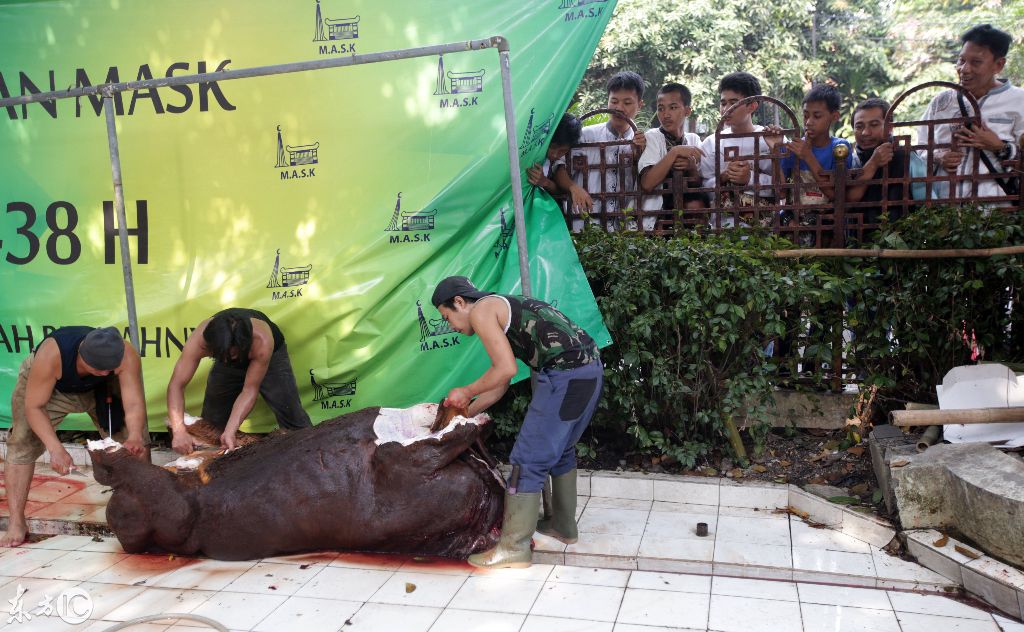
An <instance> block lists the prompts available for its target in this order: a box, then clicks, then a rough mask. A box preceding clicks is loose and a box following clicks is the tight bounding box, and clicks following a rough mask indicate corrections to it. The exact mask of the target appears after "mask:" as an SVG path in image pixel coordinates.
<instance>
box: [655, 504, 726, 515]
mask: <svg viewBox="0 0 1024 632" xmlns="http://www.w3.org/2000/svg"><path fill="white" fill-rule="evenodd" d="M651 511H657V512H659V513H664V512H668V513H692V514H701V515H711V516H715V517H717V516H718V505H701V504H695V503H673V502H667V501H664V500H656V501H654V504H653V505H651Z"/></svg>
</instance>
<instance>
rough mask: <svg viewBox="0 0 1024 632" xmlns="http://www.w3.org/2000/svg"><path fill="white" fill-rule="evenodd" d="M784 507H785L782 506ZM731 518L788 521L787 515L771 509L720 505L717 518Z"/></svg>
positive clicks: (776, 509)
mask: <svg viewBox="0 0 1024 632" xmlns="http://www.w3.org/2000/svg"><path fill="white" fill-rule="evenodd" d="M783 506H785V505H783ZM722 516H731V517H733V518H763V519H765V520H786V521H788V520H789V513H787V512H785V511H778V508H773V507H765V508H758V507H727V506H725V505H722V506H721V507H719V508H718V517H719V518H721V517H722Z"/></svg>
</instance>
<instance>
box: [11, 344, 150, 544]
mask: <svg viewBox="0 0 1024 632" xmlns="http://www.w3.org/2000/svg"><path fill="white" fill-rule="evenodd" d="M69 413H88V414H89V416H90V417H92V420H93V423H95V424H96V427H97V428H98V429H99V431H100V435H102V436H103V437H107V436H110V435H111V434H112V435H113V438H114V439H115V440H117V441H120V442H121V443H122V444H123V445H124V448H125V449H126V450H128V452H129V453H131V454H132V455H134V456H135V457H137V458H139V459H145V460H148V459H149V449H148V447H147V446H148V444H149V433H148V431H147V430H146V399H145V396H144V395H143V393H142V363H141V362H140V360H139V354H138V352H136V351H135V348H134V347H132V346H131V345H129V344H125V341H124V338H123V337H122V336H121V334H119V333H118V332H117V330H116V329H114V328H113V327H106V328H103V329H94V328H92V327H61V328H60V329H57V330H55V331H53V332H52V333H51V334H50V335H48V336H47V337H46V338H44V339H43V341H42V342H41V343H39V346H38V347H37V348H36V350H35V351H34V352H33V353H31V354H29V356H28V357H27V358H25V360H24V361H23V362H22V363H21V368H20V369H19V370H18V380H17V382H16V383H15V386H14V393H13V395H12V397H11V432H10V435H9V436H8V438H7V462H6V464H5V466H4V477H5V486H6V488H7V504H8V507H9V508H10V518H9V521H8V525H7V532H6V533H5V534H4V535H3V537H2V538H0V546H18V545H19V544H21V543H22V542H24V541H25V536H26V535H27V532H28V525H27V523H26V522H25V502H26V500H27V499H28V490H29V487H30V486H31V484H32V475H33V473H34V472H35V461H36V459H38V458H39V456H40V455H42V454H43V452H44V451H48V452H49V453H50V467H51V468H53V470H54V471H55V472H57V473H58V474H60V475H61V476H64V475H66V474H68V472H70V471H71V469H72V467H73V466H72V463H71V455H69V454H68V451H67V450H65V449H64V446H63V445H61V442H60V439H58V438H57V432H56V428H57V426H58V425H59V424H60V422H61V421H63V420H64V417H65V416H67V415H68V414H69Z"/></svg>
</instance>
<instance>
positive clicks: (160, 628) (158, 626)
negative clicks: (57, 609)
mask: <svg viewBox="0 0 1024 632" xmlns="http://www.w3.org/2000/svg"><path fill="white" fill-rule="evenodd" d="M57 620H58V621H60V619H59V618H58V619H57ZM170 623H173V620H171V619H168V620H167V621H159V622H152V623H140V624H138V625H133V626H132V627H131V628H129V630H130V631H131V632H167V630H171V629H175V630H182V629H183V628H182V627H180V626H170V627H169V626H168V624H170ZM60 625H61V626H63V627H55V628H51V629H52V630H60V632H67V631H68V630H75V632H106V631H107V630H109V629H110V628H112V627H113V626H115V625H117V622H116V621H92V622H89V623H83V624H82V626H85V627H72V626H69V625H68V624H66V623H63V622H62V623H61V624H60ZM196 625H200V624H198V623H196ZM187 630H189V631H190V632H194V631H195V630H196V628H191V627H190V628H187ZM33 632H36V630H35V629H34V628H33ZM38 632H45V629H44V628H40V629H39V631H38Z"/></svg>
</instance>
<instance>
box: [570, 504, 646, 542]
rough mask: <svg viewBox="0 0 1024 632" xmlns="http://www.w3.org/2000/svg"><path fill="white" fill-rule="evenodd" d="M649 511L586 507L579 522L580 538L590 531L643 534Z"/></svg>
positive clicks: (606, 533) (597, 532) (583, 537)
mask: <svg viewBox="0 0 1024 632" xmlns="http://www.w3.org/2000/svg"><path fill="white" fill-rule="evenodd" d="M649 513H650V512H648V511H636V510H634V509H602V508H600V507H587V509H586V510H585V511H584V512H583V516H582V517H581V518H580V522H579V530H580V540H581V541H582V540H583V539H585V537H586V535H588V534H592V533H596V534H603V535H608V534H614V535H633V536H640V535H643V532H644V527H646V525H647V516H648V514H649Z"/></svg>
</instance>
